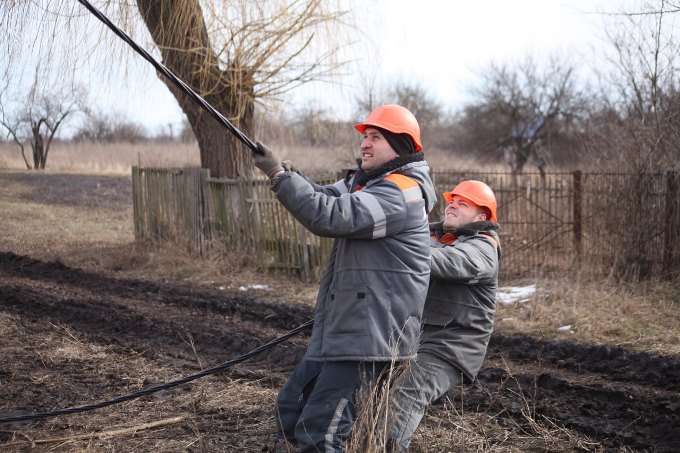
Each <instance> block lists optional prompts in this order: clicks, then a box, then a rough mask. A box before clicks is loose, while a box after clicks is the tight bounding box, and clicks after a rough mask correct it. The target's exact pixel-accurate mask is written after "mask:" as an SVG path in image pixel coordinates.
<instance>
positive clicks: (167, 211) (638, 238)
mask: <svg viewBox="0 0 680 453" xmlns="http://www.w3.org/2000/svg"><path fill="white" fill-rule="evenodd" d="M335 179H336V177H335V176H332V177H328V178H317V180H318V181H319V182H320V183H326V182H333V181H335ZM432 179H433V181H434V182H435V186H436V189H437V191H438V192H439V193H441V192H443V191H447V190H451V188H452V187H453V186H454V185H455V184H457V183H458V182H459V181H462V180H465V179H478V180H481V181H485V182H486V183H487V184H489V185H490V186H491V187H492V188H493V189H494V192H495V194H496V197H497V199H498V205H499V208H498V218H499V220H500V223H501V230H500V231H499V233H500V237H501V244H502V246H503V260H502V265H501V274H502V277H510V276H512V277H535V276H546V275H551V274H555V273H565V272H578V271H582V270H587V272H588V273H589V274H591V275H593V276H600V275H603V274H605V273H610V272H618V273H630V274H635V275H637V276H651V275H654V276H660V277H666V278H673V277H676V278H677V276H678V273H679V270H678V268H679V267H680V228H679V226H680V193H679V186H680V184H679V179H678V175H677V173H675V172H667V173H663V174H647V173H640V174H613V173H612V174H602V173H597V174H595V173H582V172H578V171H577V172H556V173H547V174H546V175H545V177H541V175H540V174H538V173H536V174H533V173H529V174H524V175H522V176H521V177H519V179H518V181H516V183H515V184H513V180H512V176H511V175H510V173H479V172H474V173H473V172H464V173H463V172H434V173H433V174H432ZM132 182H133V197H134V222H135V235H136V238H137V239H138V240H141V241H148V240H172V241H180V242H184V243H186V244H187V246H188V247H189V248H190V249H191V250H192V251H194V252H195V253H199V254H203V253H205V252H207V251H208V250H209V249H211V248H213V247H215V246H216V245H218V246H220V247H224V249H225V250H226V251H227V252H228V253H230V254H234V255H237V256H239V257H243V258H246V259H248V260H250V261H251V262H253V263H254V264H256V265H257V266H260V267H261V268H262V269H269V270H280V271H284V272H289V273H291V274H296V275H299V276H301V277H302V278H303V279H305V280H314V279H318V278H319V277H320V275H321V273H322V272H323V269H324V267H325V264H326V261H327V259H328V255H329V252H330V247H331V240H330V239H328V238H321V237H318V236H315V235H313V234H311V233H309V232H308V231H307V230H306V229H305V228H304V227H302V225H300V224H299V223H298V222H297V221H296V220H295V219H294V218H293V217H292V216H291V215H290V214H289V213H288V212H287V211H286V210H285V209H284V208H283V207H282V206H281V205H280V203H279V202H278V201H277V200H276V198H275V197H274V194H273V192H272V191H271V190H270V189H269V182H268V181H265V180H251V181H246V180H242V179H240V180H218V179H212V178H210V177H209V174H208V172H207V170H204V169H199V168H180V169H151V168H139V167H134V168H133V169H132ZM443 208H444V204H443V201H442V200H440V201H439V203H438V205H437V208H436V209H435V210H434V211H433V213H431V216H430V218H431V220H436V219H439V218H440V217H441V213H442V212H443Z"/></svg>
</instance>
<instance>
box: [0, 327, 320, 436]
mask: <svg viewBox="0 0 680 453" xmlns="http://www.w3.org/2000/svg"><path fill="white" fill-rule="evenodd" d="M312 324H314V320H313V319H310V320H309V321H307V322H306V323H304V324H301V325H300V326H298V327H296V328H295V329H293V330H290V331H288V332H286V333H285V334H283V335H281V336H280V337H278V338H275V339H273V340H271V341H270V342H269V343H267V344H264V345H262V346H259V347H257V348H255V349H253V350H252V351H250V352H247V353H245V354H243V355H241V356H239V357H236V358H235V359H232V360H228V361H226V362H223V363H221V364H219V365H215V366H213V367H211V368H207V369H205V370H203V371H200V372H198V373H194V374H191V375H189V376H186V377H184V378H182V379H177V380H174V381H170V382H166V383H164V384H157V385H153V386H151V387H148V388H145V389H142V390H138V391H136V392H133V393H128V394H127V395H123V396H119V397H118V398H114V399H112V400H108V401H102V402H99V403H95V404H88V405H86V406H77V407H68V408H65V409H59V410H56V411H50V412H38V413H35V414H26V415H16V416H7V417H0V424H3V423H13V422H24V421H28V420H37V419H41V418H48V417H55V416H57V415H66V414H75V413H77V412H87V411H91V410H94V409H100V408H102V407H106V406H111V405H113V404H118V403H122V402H124V401H130V400H133V399H136V398H139V397H142V396H145V395H150V394H152V393H155V392H159V391H161V390H165V389H169V388H172V387H176V386H178V385H182V384H186V383H187V382H191V381H193V380H196V379H198V378H201V377H203V376H207V375H209V374H212V373H216V372H218V371H223V370H225V369H227V368H229V367H230V366H233V365H236V364H237V363H241V362H243V361H245V360H247V359H249V358H251V357H254V356H256V355H258V354H260V353H261V352H264V351H266V350H267V349H270V348H272V347H274V346H276V345H277V344H279V343H282V342H284V341H286V340H287V339H289V338H290V337H292V336H294V335H297V334H298V333H300V332H302V331H303V330H306V329H308V328H310V327H312ZM0 446H1V445H0Z"/></svg>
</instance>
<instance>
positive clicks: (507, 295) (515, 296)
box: [496, 285, 536, 305]
mask: <svg viewBox="0 0 680 453" xmlns="http://www.w3.org/2000/svg"><path fill="white" fill-rule="evenodd" d="M535 292H536V285H528V286H506V287H503V288H498V289H497V290H496V301H497V302H500V303H502V304H506V305H510V304H514V303H516V302H519V303H524V302H528V301H529V298H530V297H531V296H533V294H534V293H535Z"/></svg>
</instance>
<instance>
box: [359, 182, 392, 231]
mask: <svg viewBox="0 0 680 453" xmlns="http://www.w3.org/2000/svg"><path fill="white" fill-rule="evenodd" d="M354 195H355V196H356V197H358V198H359V199H360V200H361V202H362V203H364V204H365V205H366V207H367V208H368V212H370V213H371V217H373V239H380V238H384V237H385V236H386V235H387V215H386V214H385V211H384V210H383V208H382V206H380V202H379V201H378V199H377V198H376V197H375V196H373V195H372V194H370V193H367V192H363V191H361V192H354Z"/></svg>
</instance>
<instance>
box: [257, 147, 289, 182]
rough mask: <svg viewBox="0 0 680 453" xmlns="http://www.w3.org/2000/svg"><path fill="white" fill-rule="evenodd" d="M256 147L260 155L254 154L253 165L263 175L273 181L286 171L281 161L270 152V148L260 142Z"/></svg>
mask: <svg viewBox="0 0 680 453" xmlns="http://www.w3.org/2000/svg"><path fill="white" fill-rule="evenodd" d="M256 146H257V149H258V151H259V153H255V152H253V154H252V156H253V163H254V164H255V166H256V167H257V168H259V169H260V170H261V171H262V173H264V174H265V175H267V177H268V178H270V179H271V178H273V177H274V176H277V175H278V174H279V173H282V172H283V171H284V170H283V167H282V166H281V161H280V160H279V159H278V158H277V157H276V156H275V155H274V153H272V152H271V151H270V149H269V148H267V147H266V146H264V145H263V144H262V143H260V142H257V143H256Z"/></svg>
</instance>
